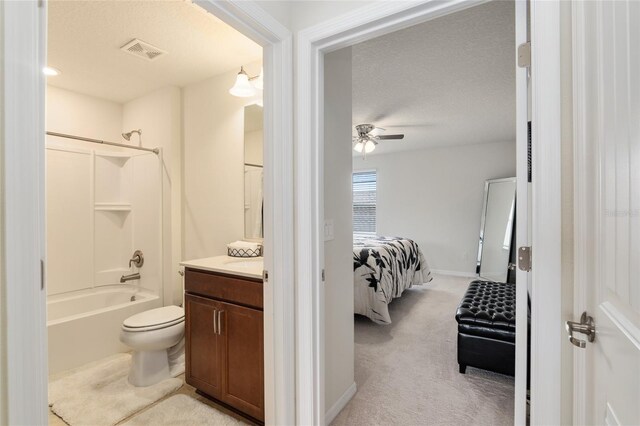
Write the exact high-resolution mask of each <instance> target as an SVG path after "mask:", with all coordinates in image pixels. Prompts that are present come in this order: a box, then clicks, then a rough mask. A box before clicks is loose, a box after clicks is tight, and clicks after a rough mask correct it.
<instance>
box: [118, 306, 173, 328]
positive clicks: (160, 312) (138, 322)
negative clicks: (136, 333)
mask: <svg viewBox="0 0 640 426" xmlns="http://www.w3.org/2000/svg"><path fill="white" fill-rule="evenodd" d="M182 321H184V309H182V308H181V307H179V306H165V307H163V308H156V309H151V310H148V311H144V312H140V313H139V314H135V315H132V316H130V317H129V318H127V319H126V320H124V322H123V323H122V326H123V328H127V329H133V330H136V329H138V330H140V329H149V328H153V329H157V328H164V327H170V326H172V325H174V324H178V323H180V322H182Z"/></svg>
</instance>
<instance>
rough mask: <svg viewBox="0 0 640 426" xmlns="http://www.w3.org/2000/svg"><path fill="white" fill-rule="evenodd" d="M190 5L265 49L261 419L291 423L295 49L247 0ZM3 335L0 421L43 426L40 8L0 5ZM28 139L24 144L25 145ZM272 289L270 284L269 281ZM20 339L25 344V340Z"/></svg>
mask: <svg viewBox="0 0 640 426" xmlns="http://www.w3.org/2000/svg"><path fill="white" fill-rule="evenodd" d="M194 3H196V4H198V5H199V6H201V7H203V8H204V9H205V10H207V11H209V12H210V13H212V14H214V15H215V16H216V17H217V18H219V19H221V20H223V21H224V22H226V23H227V24H229V25H231V26H232V27H234V28H235V29H236V30H238V31H240V32H241V33H243V34H244V35H246V36H247V37H249V38H251V39H252V40H253V41H255V42H256V43H258V44H260V45H261V46H262V47H263V49H264V71H265V72H264V77H265V81H264V85H265V90H264V105H265V128H264V133H265V134H264V139H265V165H266V167H265V179H264V181H265V188H264V192H265V206H266V208H265V225H266V226H265V231H266V233H265V240H264V242H265V253H266V256H265V259H264V260H265V270H268V271H269V281H268V282H267V283H265V286H264V324H265V329H264V337H265V342H264V348H265V369H264V370H265V421H266V422H267V423H268V424H293V423H294V421H295V420H294V419H295V381H294V374H295V352H294V348H295V346H294V324H295V323H294V313H295V305H294V299H293V294H294V281H293V280H294V273H293V270H294V263H293V259H294V257H293V256H294V250H293V243H294V240H293V230H292V228H291V225H290V224H291V223H292V222H293V219H294V211H293V179H294V174H293V166H294V164H293V131H292V129H293V127H292V119H291V117H292V114H293V85H292V73H293V56H292V55H293V48H292V46H293V43H292V36H291V33H290V31H289V30H288V29H287V28H285V27H284V26H283V25H282V24H280V23H279V22H278V21H276V20H275V19H274V18H273V17H272V16H271V15H269V14H268V13H267V12H265V11H264V10H263V9H262V8H260V7H259V6H258V5H257V4H256V3H254V2H252V1H240V0H196V1H194ZM0 12H1V13H0V18H1V19H2V21H0V23H1V26H0V31H1V33H2V36H3V37H2V39H3V48H2V50H0V52H2V54H3V56H2V57H0V59H2V60H3V61H2V66H3V70H4V79H3V81H2V83H3V84H2V85H0V88H2V89H3V90H2V92H1V94H2V101H3V103H2V106H3V109H1V110H0V113H1V117H0V123H1V124H2V127H0V129H1V131H2V133H1V134H0V137H1V138H2V142H3V145H2V152H1V153H0V167H1V168H2V171H3V173H2V179H3V180H2V188H1V190H2V194H1V195H2V196H3V198H4V208H3V211H2V219H3V223H2V240H3V243H4V244H2V245H1V247H2V259H1V261H2V263H1V264H2V266H3V275H2V293H0V294H1V296H2V299H1V302H2V304H1V305H0V308H1V310H0V312H1V313H2V322H3V327H2V334H1V335H0V343H1V344H0V347H1V348H3V349H2V350H3V352H2V354H1V356H0V360H2V364H1V365H0V395H2V398H1V399H0V423H2V424H5V423H6V424H46V423H47V422H48V420H47V415H48V400H47V382H48V374H47V329H46V291H45V290H44V288H41V285H40V282H41V259H43V260H44V256H45V239H44V229H45V228H44V146H45V144H44V131H45V128H44V112H45V90H46V86H45V78H44V76H43V74H42V72H41V70H42V67H43V66H44V65H45V63H46V34H47V32H46V24H47V21H46V3H45V2H43V1H42V0H37V1H36V0H32V1H24V2H3V3H2V4H1V5H0ZM25 140H27V141H31V143H24V141H25ZM274 283H277V285H274ZM25 337H27V338H25Z"/></svg>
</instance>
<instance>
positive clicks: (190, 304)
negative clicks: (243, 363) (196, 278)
mask: <svg viewBox="0 0 640 426" xmlns="http://www.w3.org/2000/svg"><path fill="white" fill-rule="evenodd" d="M220 305H221V304H220V303H219V302H216V301H213V300H209V299H204V298H202V297H197V296H191V295H188V294H187V295H185V306H186V311H185V316H186V339H187V341H186V347H185V355H186V382H187V383H188V384H190V385H192V386H194V387H196V388H198V389H200V390H202V391H203V392H205V393H207V394H209V395H210V396H212V397H214V398H220V396H221V386H222V368H223V362H222V349H221V347H220V345H221V342H222V341H221V339H219V336H218V335H217V334H216V328H215V327H216V326H215V321H216V315H217V312H218V311H220Z"/></svg>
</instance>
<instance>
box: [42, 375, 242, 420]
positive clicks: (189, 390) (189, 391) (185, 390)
mask: <svg viewBox="0 0 640 426" xmlns="http://www.w3.org/2000/svg"><path fill="white" fill-rule="evenodd" d="M178 378H179V379H182V380H184V374H182V375H180V376H178ZM178 394H184V395H188V396H190V397H192V398H195V399H197V400H198V401H201V402H204V403H205V404H207V405H209V406H211V407H213V408H215V409H216V410H219V411H221V412H223V413H224V414H227V415H229V416H231V417H233V418H235V419H238V420H240V421H242V422H243V423H246V424H249V425H250V424H251V423H250V422H249V421H248V420H247V419H245V418H244V417H242V416H240V415H238V414H236V413H234V412H233V411H230V410H228V409H226V408H224V407H222V406H220V405H218V404H216V403H215V402H213V401H211V400H209V399H207V398H204V397H203V396H200V395H198V394H197V393H196V390H195V388H194V387H192V386H189V385H188V384H186V383H185V384H184V386H182V387H181V388H180V389H178V390H177V391H175V392H172V393H170V394H168V395H167V396H165V397H164V398H162V399H160V400H158V401H156V402H155V403H153V404H151V405H149V406H148V407H146V408H144V409H143V410H140V411H138V412H137V413H135V414H133V415H132V416H130V417H127V418H126V419H124V420H122V422H120V423H124V422H125V421H127V420H129V419H130V418H131V417H133V416H135V415H137V414H139V413H142V412H144V411H146V410H148V409H150V408H151V407H153V406H155V405H156V404H159V403H160V402H161V401H164V400H165V399H167V398H169V397H171V396H173V395H178ZM120 423H119V424H120ZM65 425H67V423H66V422H65V421H64V420H62V419H61V418H60V417H58V416H56V415H55V414H54V413H53V412H52V411H51V410H49V426H65ZM176 426H177V425H176ZM185 426H187V425H185ZM189 426H191V425H189Z"/></svg>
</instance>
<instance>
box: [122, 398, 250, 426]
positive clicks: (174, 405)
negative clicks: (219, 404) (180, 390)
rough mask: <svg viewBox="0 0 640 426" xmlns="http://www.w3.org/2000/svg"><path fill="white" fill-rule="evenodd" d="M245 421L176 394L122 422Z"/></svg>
mask: <svg viewBox="0 0 640 426" xmlns="http://www.w3.org/2000/svg"><path fill="white" fill-rule="evenodd" d="M242 424H243V423H242V422H240V421H238V420H236V419H234V418H233V417H230V416H228V415H226V414H224V413H222V412H220V411H218V410H216V409H215V408H213V407H210V406H208V405H207V404H204V403H202V402H200V401H198V400H196V399H194V398H192V397H190V396H187V395H174V396H171V397H169V398H167V399H165V400H164V401H161V402H159V403H158V404H156V405H154V406H153V407H151V408H149V409H148V410H146V411H143V412H142V413H140V414H138V415H135V416H133V417H132V418H131V419H129V420H128V421H126V422H124V423H122V425H127V426H148V425H154V426H159V425H167V426H168V425H202V426H204V425H216V426H232V425H242Z"/></svg>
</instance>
